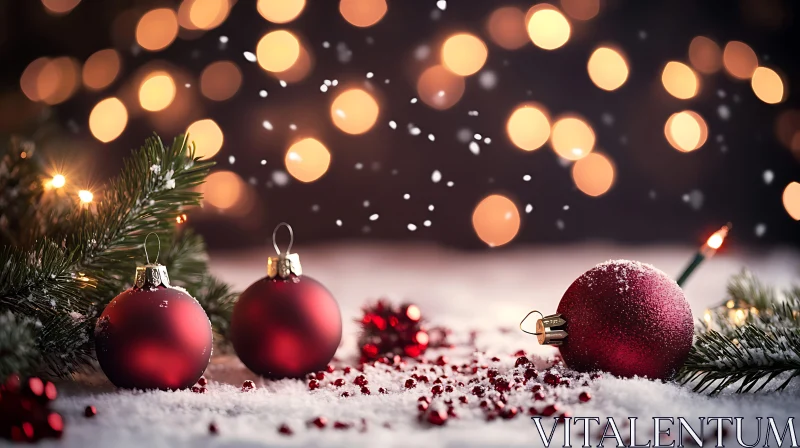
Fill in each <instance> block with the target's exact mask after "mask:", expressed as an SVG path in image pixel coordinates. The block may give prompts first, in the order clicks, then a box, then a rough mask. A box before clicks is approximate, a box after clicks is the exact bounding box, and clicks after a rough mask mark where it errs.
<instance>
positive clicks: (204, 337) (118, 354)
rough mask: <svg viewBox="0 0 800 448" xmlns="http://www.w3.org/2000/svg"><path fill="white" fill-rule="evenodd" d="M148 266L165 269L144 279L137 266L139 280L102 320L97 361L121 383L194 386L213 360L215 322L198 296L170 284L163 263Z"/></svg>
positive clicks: (98, 326)
mask: <svg viewBox="0 0 800 448" xmlns="http://www.w3.org/2000/svg"><path fill="white" fill-rule="evenodd" d="M140 269H141V268H140ZM147 269H149V270H150V271H148V275H152V272H153V270H154V269H156V270H158V269H163V273H159V274H158V276H157V277H158V278H157V279H155V280H154V279H153V278H148V279H147V281H145V279H144V272H142V277H141V278H140V275H139V272H138V270H137V285H136V286H134V287H133V288H131V289H128V290H126V291H124V292H122V293H121V294H120V295H118V296H117V297H115V298H114V300H112V301H111V303H109V304H108V306H106V309H105V310H104V311H103V314H102V315H101V316H100V318H99V319H98V320H97V324H96V326H95V348H96V351H97V360H98V361H99V362H100V367H101V368H102V369H103V372H104V373H105V374H106V376H107V377H108V379H109V380H111V382H112V383H114V385H116V386H117V387H123V388H128V389H164V390H168V389H170V390H171V389H186V388H189V387H191V386H192V385H194V384H195V383H196V382H197V380H198V379H199V378H200V377H201V376H202V375H203V372H204V371H205V370H206V367H207V366H208V362H209V360H210V359H211V349H212V338H213V336H212V332H211V322H210V321H209V320H208V316H207V315H206V313H205V311H204V310H203V308H202V307H201V306H200V304H199V303H198V302H197V300H195V299H194V298H193V297H192V296H190V295H189V294H187V293H186V292H185V291H184V290H182V289H179V288H173V287H170V286H169V281H168V279H166V269H164V267H163V266H158V267H147ZM165 279H166V281H165ZM140 280H141V282H140Z"/></svg>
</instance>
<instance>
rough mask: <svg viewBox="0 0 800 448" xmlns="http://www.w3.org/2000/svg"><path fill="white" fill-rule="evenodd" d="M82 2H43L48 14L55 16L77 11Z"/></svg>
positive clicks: (72, 0)
mask: <svg viewBox="0 0 800 448" xmlns="http://www.w3.org/2000/svg"><path fill="white" fill-rule="evenodd" d="M80 2H81V0H42V5H44V7H45V9H47V12H49V13H51V14H55V15H61V14H67V13H68V12H70V11H72V10H73V9H75V7H76V6H78V3H80Z"/></svg>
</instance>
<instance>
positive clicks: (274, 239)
mask: <svg viewBox="0 0 800 448" xmlns="http://www.w3.org/2000/svg"><path fill="white" fill-rule="evenodd" d="M281 227H286V230H288V231H289V247H287V248H286V252H284V254H287V255H288V254H290V253H292V245H293V244H294V230H293V229H292V226H290V225H289V224H287V223H285V222H282V223H280V224H278V225H277V226H275V230H273V231H272V247H274V248H275V252H277V253H278V255H279V256H280V255H281V254H282V252H281V249H280V248H279V247H278V238H277V236H278V229H280V228H281Z"/></svg>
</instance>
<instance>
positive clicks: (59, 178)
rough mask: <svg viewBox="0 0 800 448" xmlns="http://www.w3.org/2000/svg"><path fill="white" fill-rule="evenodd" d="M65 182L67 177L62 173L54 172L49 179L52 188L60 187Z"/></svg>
mask: <svg viewBox="0 0 800 448" xmlns="http://www.w3.org/2000/svg"><path fill="white" fill-rule="evenodd" d="M66 184H67V178H66V177H64V175H63V174H56V175H55V176H53V178H52V179H51V180H50V186H51V187H53V188H61V187H63V186H64V185H66Z"/></svg>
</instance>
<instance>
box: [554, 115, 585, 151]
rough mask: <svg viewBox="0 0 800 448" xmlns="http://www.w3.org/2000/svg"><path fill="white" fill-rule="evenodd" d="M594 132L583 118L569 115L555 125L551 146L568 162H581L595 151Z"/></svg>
mask: <svg viewBox="0 0 800 448" xmlns="http://www.w3.org/2000/svg"><path fill="white" fill-rule="evenodd" d="M594 143H595V135H594V130H593V129H592V127H591V126H589V124H588V123H587V122H586V121H584V120H583V119H582V118H580V117H577V116H574V115H567V116H564V117H561V118H559V119H558V120H556V121H555V123H553V129H552V130H551V131H550V145H551V146H552V147H553V150H554V151H555V152H556V154H558V155H559V156H561V157H563V158H565V159H567V160H580V159H582V158H584V157H586V156H587V155H589V153H590V152H592V150H593V149H594Z"/></svg>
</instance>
